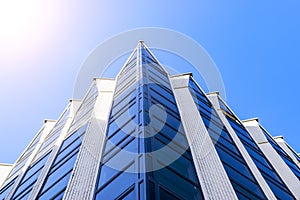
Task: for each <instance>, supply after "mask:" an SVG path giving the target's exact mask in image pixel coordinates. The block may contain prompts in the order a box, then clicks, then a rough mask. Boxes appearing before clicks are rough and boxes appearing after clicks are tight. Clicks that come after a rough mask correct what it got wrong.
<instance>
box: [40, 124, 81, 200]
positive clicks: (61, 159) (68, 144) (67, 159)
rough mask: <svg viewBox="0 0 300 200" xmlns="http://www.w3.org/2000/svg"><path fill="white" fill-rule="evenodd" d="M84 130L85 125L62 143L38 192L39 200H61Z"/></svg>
mask: <svg viewBox="0 0 300 200" xmlns="http://www.w3.org/2000/svg"><path fill="white" fill-rule="evenodd" d="M86 128H87V125H84V126H83V127H81V128H80V129H78V130H77V131H75V132H74V133H73V134H71V135H70V136H69V137H68V138H66V139H65V141H64V142H63V144H62V146H61V148H60V150H59V152H58V154H57V156H56V158H55V161H54V162H53V164H52V166H51V168H50V171H49V172H48V175H47V178H46V180H45V182H44V185H43V186H42V189H41V191H40V192H39V196H38V198H39V199H61V197H63V195H64V191H65V189H66V187H67V185H68V182H69V179H70V176H71V173H72V171H73V167H74V164H75V162H76V159H77V154H78V152H79V149H80V146H81V142H82V141H81V139H82V138H81V137H82V136H83V134H84V133H85V131H86Z"/></svg>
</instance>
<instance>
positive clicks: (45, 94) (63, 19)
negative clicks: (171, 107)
mask: <svg viewBox="0 0 300 200" xmlns="http://www.w3.org/2000/svg"><path fill="white" fill-rule="evenodd" d="M11 2H12V3H9V4H8V3H7V4H5V3H2V2H1V3H0V8H1V9H2V12H0V13H2V14H1V20H0V22H1V23H0V28H1V31H0V70H1V73H0V91H1V98H0V111H1V112H0V119H1V120H0V125H1V132H0V162H3V163H13V162H14V161H15V160H16V159H17V157H18V156H19V155H20V154H21V152H22V150H24V148H25V147H26V145H27V144H28V143H29V142H30V140H31V139H32V138H33V136H34V135H35V134H36V132H37V131H38V130H39V128H40V127H41V126H42V123H43V120H44V119H57V118H58V116H59V115H60V113H61V112H62V110H63V109H64V107H65V106H66V105H67V102H68V99H70V98H72V92H73V86H74V82H75V79H76V76H77V73H78V71H79V69H80V67H81V64H82V63H83V62H84V60H85V59H86V58H87V56H88V55H89V53H90V52H91V51H92V50H93V49H94V48H95V47H96V46H97V45H98V44H100V43H102V42H104V41H105V40H106V39H107V38H109V37H111V36H112V35H116V34H118V33H120V32H123V31H126V30H130V29H134V28H140V27H163V28H169V29H173V30H177V31H179V32H182V33H184V34H186V35H188V36H190V37H192V38H193V39H195V40H196V41H197V42H198V43H199V44H201V45H202V46H203V47H204V48H205V49H206V50H207V52H208V53H209V54H210V56H211V57H212V59H213V60H214V62H215V63H216V65H217V67H218V69H219V71H220V73H221V75H222V78H223V81H224V84H225V88H226V94H227V103H228V104H229V105H230V106H231V108H232V109H233V110H234V111H235V113H236V114H237V115H238V116H239V117H240V118H241V119H247V118H252V117H259V118H260V122H261V124H262V125H263V126H264V127H265V128H266V129H267V130H268V131H269V132H270V133H271V134H272V135H273V136H275V135H283V136H284V137H285V139H286V141H288V143H289V144H290V145H291V146H292V147H293V148H294V149H296V150H297V151H298V152H300V145H299V144H300V135H299V131H298V123H299V121H300V117H299V114H298V113H299V112H300V105H299V103H298V98H299V96H300V94H299V93H298V86H299V85H300V80H299V78H298V74H299V72H300V68H299V60H298V59H299V57H300V37H299V35H300V28H299V27H300V20H299V19H300V12H299V6H300V2H299V1H297V0H295V1H285V2H279V1H248V2H246V1H226V2H225V1H223V2H221V1H214V0H211V1H190V2H184V3H183V2H180V1H163V2H162V1H151V2H149V1H148V2H146V1H127V3H123V4H121V3H120V2H121V1H109V3H108V2H104V1H96V0H95V1H94V0H87V1H80V2H79V1H70V0H67V1H63V2H62V1H59V0H52V1H43V3H41V1H37V0H28V1H26V2H27V4H24V5H20V4H18V3H16V1H11ZM1 4H3V5H1ZM5 10H6V12H3V11H5ZM0 11H1V10H0ZM181 70H182V72H184V71H185V70H184V67H183V68H182V69H181Z"/></svg>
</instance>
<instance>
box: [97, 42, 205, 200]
mask: <svg viewBox="0 0 300 200" xmlns="http://www.w3.org/2000/svg"><path fill="white" fill-rule="evenodd" d="M136 54H141V58H142V59H141V60H140V61H138V60H137V58H136ZM154 105H159V106H157V107H156V109H158V110H157V111H154V112H150V110H151V107H152V106H154ZM159 109H161V110H159ZM164 111H165V113H166V115H165V118H162V117H161V116H160V115H159V114H158V113H162V112H164ZM153 121H155V125H156V126H153V124H152V123H154V122H153ZM160 125H161V126H160ZM158 127H161V129H159V128H158ZM164 147H165V148H168V150H166V151H161V153H160V154H159V155H158V154H155V153H154V154H151V153H150V152H157V151H160V150H161V149H162V148H164ZM124 151H127V152H130V153H131V154H130V155H131V157H130V159H126V161H125V162H122V166H117V167H118V168H119V169H114V168H113V167H112V166H114V165H113V163H117V161H118V160H119V159H120V157H122V152H124ZM168 156H169V157H175V158H176V159H175V160H174V162H172V163H171V164H170V165H169V164H168V163H166V157H168ZM112 190H113V191H114V192H113V193H112V192H111V191H112ZM202 198H203V196H202V192H201V189H200V184H199V181H198V178H197V175H196V170H195V167H194V164H193V158H192V156H191V152H190V149H189V148H188V143H187V140H186V137H185V133H184V130H183V129H182V127H181V122H180V115H179V112H178V109H177V106H176V101H175V98H174V95H173V92H172V89H171V86H170V82H169V78H168V74H167V73H166V72H165V71H164V70H163V69H162V68H161V66H160V65H159V64H158V62H157V61H156V59H155V58H154V57H153V56H152V55H151V54H150V52H148V51H147V50H146V49H144V48H141V49H139V50H137V51H136V52H134V53H133V56H132V57H131V59H129V60H128V62H127V64H126V65H125V67H124V69H123V71H122V73H120V75H119V77H118V79H117V87H116V92H115V96H114V102H113V107H112V110H111V116H110V120H109V126H108V131H107V141H106V145H105V148H104V153H103V158H102V161H101V167H100V173H99V180H98V183H97V189H96V193H95V199H195V200H196V199H202Z"/></svg>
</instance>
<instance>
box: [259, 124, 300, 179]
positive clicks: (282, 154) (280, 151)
mask: <svg viewBox="0 0 300 200" xmlns="http://www.w3.org/2000/svg"><path fill="white" fill-rule="evenodd" d="M261 129H262V131H263V133H264V135H265V136H266V138H267V140H268V142H269V143H270V144H271V145H272V147H273V148H274V149H275V151H276V152H277V153H278V155H279V156H280V157H281V158H282V160H283V161H284V162H285V163H286V165H287V166H288V167H289V168H290V170H291V171H292V172H293V173H294V174H295V176H296V177H297V178H298V179H299V181H300V169H299V167H298V166H297V164H296V163H295V162H294V161H293V159H292V158H291V157H290V156H289V155H288V154H287V153H286V152H285V151H284V150H283V149H282V148H281V147H280V146H279V145H278V144H277V142H276V141H275V140H274V139H273V138H272V137H271V136H270V135H269V134H268V133H267V132H266V131H265V130H264V129H263V128H261Z"/></svg>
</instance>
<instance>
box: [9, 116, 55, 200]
mask: <svg viewBox="0 0 300 200" xmlns="http://www.w3.org/2000/svg"><path fill="white" fill-rule="evenodd" d="M54 125H55V122H54V121H49V120H48V121H47V120H45V123H44V125H43V127H42V129H41V130H42V133H41V136H40V139H39V141H38V143H37V145H36V146H35V147H34V150H33V151H32V152H31V154H30V156H29V157H28V160H27V161H26V164H25V165H24V167H23V168H21V169H20V173H19V176H18V178H17V179H16V181H15V183H14V186H13V187H12V189H11V191H10V192H9V193H8V195H7V197H6V198H5V199H11V198H12V196H13V194H14V193H15V191H16V189H17V187H18V185H19V184H20V182H21V181H22V178H23V176H24V175H25V172H26V170H27V169H28V167H29V165H30V164H31V163H32V162H34V159H35V157H36V155H37V153H38V151H39V149H40V147H41V145H42V142H43V141H44V139H45V137H46V136H47V135H48V134H49V133H50V131H51V130H52V129H53V127H54ZM28 148H30V147H28ZM28 148H26V150H25V152H24V153H26V151H27V149H28Z"/></svg>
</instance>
